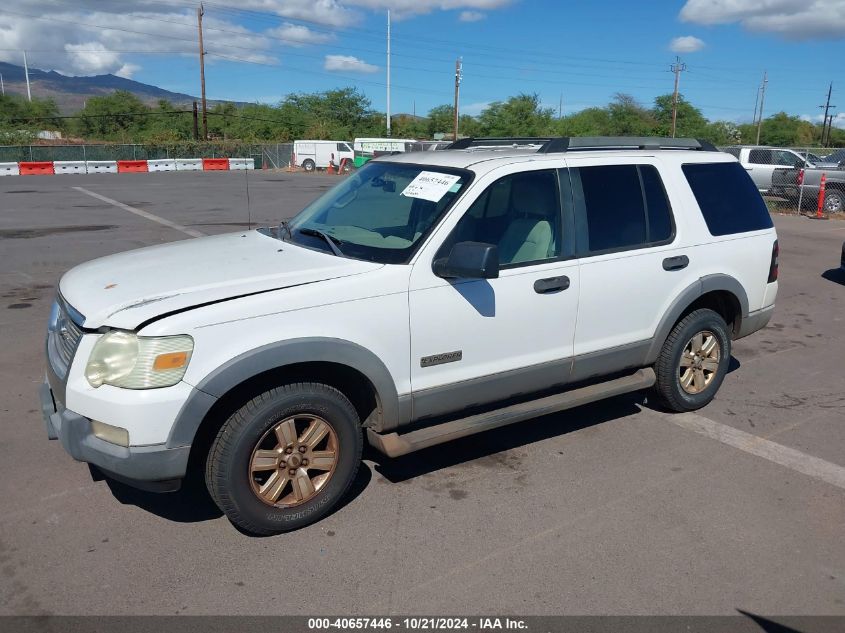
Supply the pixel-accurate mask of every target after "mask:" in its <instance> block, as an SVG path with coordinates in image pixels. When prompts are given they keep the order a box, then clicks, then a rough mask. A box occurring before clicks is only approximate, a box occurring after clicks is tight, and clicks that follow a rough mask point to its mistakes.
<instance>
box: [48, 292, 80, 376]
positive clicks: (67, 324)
mask: <svg viewBox="0 0 845 633" xmlns="http://www.w3.org/2000/svg"><path fill="white" fill-rule="evenodd" d="M71 315H73V316H71ZM74 317H75V318H76V319H77V320H78V321H79V323H77V322H76V321H74ZM83 321H84V318H83V317H82V315H80V314H79V313H78V312H77V311H76V310H74V309H73V308H72V307H71V306H69V305H67V304H66V303H65V301H64V300H63V299H62V298H61V297H59V298H58V299H56V301H55V303H54V304H53V309H52V311H51V313H50V323H49V325H48V326H47V359H48V361H49V363H50V366H51V367H52V368H53V371H54V372H56V375H57V376H58V377H59V378H60V379H62V380H64V379H65V377H66V376H67V371H68V367H70V363H71V361H72V360H73V355H74V354H75V353H76V348H77V347H78V346H79V339H80V338H82V322H83Z"/></svg>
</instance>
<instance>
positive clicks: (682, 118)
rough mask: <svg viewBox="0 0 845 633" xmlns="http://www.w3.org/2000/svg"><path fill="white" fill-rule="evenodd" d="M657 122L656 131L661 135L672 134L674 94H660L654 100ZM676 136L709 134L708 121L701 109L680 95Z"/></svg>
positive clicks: (694, 136)
mask: <svg viewBox="0 0 845 633" xmlns="http://www.w3.org/2000/svg"><path fill="white" fill-rule="evenodd" d="M651 112H652V116H653V117H654V119H655V120H656V122H657V126H656V130H655V132H656V133H657V134H659V135H660V136H672V95H670V94H668V95H660V96H659V97H657V98H656V99H655V100H654V107H653V108H652V110H651ZM677 112H678V114H677V119H676V123H675V126H676V131H675V136H678V137H688V138H704V137H705V136H706V135H707V132H708V129H707V126H708V121H707V119H705V118H704V115H703V114H701V110H699V109H698V108H696V107H695V106H693V105H692V104H691V103H690V102H689V101H687V100H686V99H684V95H682V94H679V95H678V110H677Z"/></svg>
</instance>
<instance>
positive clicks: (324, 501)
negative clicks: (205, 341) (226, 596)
mask: <svg viewBox="0 0 845 633" xmlns="http://www.w3.org/2000/svg"><path fill="white" fill-rule="evenodd" d="M362 449H363V438H362V435H361V425H360V422H359V419H358V415H357V413H356V412H355V409H354V408H353V407H352V404H351V403H350V402H349V400H348V399H347V398H346V397H345V396H344V395H343V394H342V393H340V392H339V391H337V390H336V389H333V388H332V387H329V386H327V385H322V384H315V383H300V384H293V385H286V386H284V387H278V388H276V389H271V390H269V391H267V392H265V393H262V394H261V395H259V396H256V397H255V398H253V399H252V400H250V401H249V402H247V403H246V404H245V405H243V406H242V407H241V408H240V409H238V410H237V411H236V412H235V413H234V414H233V415H232V416H231V417H230V418H229V419H228V420H227V421H226V423H225V424H224V425H223V427H222V428H221V429H220V432H219V433H218V435H217V438H216V439H215V441H214V443H213V445H212V447H211V451H210V452H209V456H208V461H207V466H206V484H207V486H208V490H209V492H210V493H211V496H212V498H213V499H214V501H215V502H216V503H217V505H218V506H219V507H220V509H221V510H222V511H223V512H224V513H225V514H226V516H227V517H228V518H229V520H230V521H231V522H232V523H234V524H235V525H236V526H238V527H239V528H241V529H242V530H244V531H246V532H251V533H254V534H262V535H267V534H278V533H280V532H287V531H289V530H294V529H297V528H300V527H303V526H305V525H308V524H310V523H313V522H315V521H317V520H318V519H320V518H322V517H323V516H325V515H326V514H327V513H328V512H329V511H330V510H331V509H332V508H333V507H334V506H335V505H337V503H338V502H339V501H340V500H341V499H342V498H343V495H344V494H345V493H346V491H347V490H348V489H349V486H350V484H351V483H352V481H353V480H354V478H355V475H356V473H357V472H358V467H359V464H360V461H361V451H362Z"/></svg>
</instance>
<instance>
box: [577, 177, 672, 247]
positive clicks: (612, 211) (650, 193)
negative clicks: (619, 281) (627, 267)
mask: <svg viewBox="0 0 845 633" xmlns="http://www.w3.org/2000/svg"><path fill="white" fill-rule="evenodd" d="M572 172H573V173H572V177H573V180H574V181H576V182H577V181H579V180H580V184H581V189H582V191H583V201H584V203H583V204H584V206H583V210H582V211H581V212H583V213H584V215H585V217H586V233H587V243H588V249H587V250H589V252H590V253H599V252H608V251H618V250H628V249H635V248H643V247H646V246H651V245H654V244H658V243H661V242H666V241H668V240H670V239H671V237H672V232H673V224H672V214H671V211H670V209H669V201H668V199H667V198H666V191H665V190H664V189H663V183H662V182H661V180H660V175H659V174H658V172H657V169H655V168H654V167H652V166H651V165H607V166H596V167H581V168H577V169H575V168H573V169H572ZM576 172H577V173H576Z"/></svg>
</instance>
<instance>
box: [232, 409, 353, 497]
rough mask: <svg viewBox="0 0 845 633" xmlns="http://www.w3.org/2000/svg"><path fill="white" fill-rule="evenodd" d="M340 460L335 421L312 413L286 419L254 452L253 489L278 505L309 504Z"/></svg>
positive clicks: (251, 460)
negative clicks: (334, 426) (331, 422)
mask: <svg viewBox="0 0 845 633" xmlns="http://www.w3.org/2000/svg"><path fill="white" fill-rule="evenodd" d="M337 459H338V450H337V434H336V433H335V431H334V429H333V428H332V425H331V424H329V423H328V422H326V421H325V420H324V419H323V418H321V417H319V416H316V415H310V414H303V415H294V416H291V417H289V418H285V419H284V420H282V421H281V422H279V423H278V424H276V425H275V426H273V427H272V428H271V429H270V430H268V431H267V432H266V433H265V434H264V435H263V436H262V437H261V439H260V440H259V441H258V443H257V444H256V445H255V449H254V450H253V451H252V457H251V458H250V460H249V481H250V485H251V486H252V491H253V492H254V493H255V494H256V496H257V497H258V498H259V499H261V501H263V502H264V503H266V504H268V505H271V506H275V507H277V508H289V507H292V506H296V505H299V504H301V503H305V502H306V501H309V500H311V499H313V498H314V496H315V495H316V494H317V493H318V492H320V490H321V489H322V488H323V487H324V486H325V485H326V484H327V483H328V481H329V479H331V476H332V474H334V471H335V467H336V466H337Z"/></svg>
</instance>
